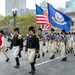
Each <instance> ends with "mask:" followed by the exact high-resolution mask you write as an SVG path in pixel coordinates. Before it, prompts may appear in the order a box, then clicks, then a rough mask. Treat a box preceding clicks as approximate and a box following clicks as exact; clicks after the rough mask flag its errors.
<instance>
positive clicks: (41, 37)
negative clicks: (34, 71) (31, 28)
mask: <svg viewBox="0 0 75 75" xmlns="http://www.w3.org/2000/svg"><path fill="white" fill-rule="evenodd" d="M38 36H39V45H40V49H39V53H40V52H42V56H43V57H44V55H45V53H44V51H43V43H44V35H43V34H42V29H41V28H39V29H38ZM38 58H40V54H39V55H38Z"/></svg>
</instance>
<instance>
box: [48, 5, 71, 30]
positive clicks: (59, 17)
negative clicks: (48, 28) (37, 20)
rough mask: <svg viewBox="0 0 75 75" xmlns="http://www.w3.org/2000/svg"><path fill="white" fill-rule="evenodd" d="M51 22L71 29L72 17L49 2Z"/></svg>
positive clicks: (64, 28)
mask: <svg viewBox="0 0 75 75" xmlns="http://www.w3.org/2000/svg"><path fill="white" fill-rule="evenodd" d="M48 14H49V22H50V23H51V24H52V25H53V26H56V27H58V28H61V29H63V30H66V31H70V25H71V18H69V17H68V16H67V15H65V14H63V13H61V12H60V11H58V10H56V9H55V8H53V7H52V6H51V5H50V4H48Z"/></svg>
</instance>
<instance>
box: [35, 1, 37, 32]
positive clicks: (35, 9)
mask: <svg viewBox="0 0 75 75" xmlns="http://www.w3.org/2000/svg"><path fill="white" fill-rule="evenodd" d="M35 10H36V0H35ZM35 13H36V11H35ZM34 25H35V30H36V29H37V28H36V20H35V23H34ZM35 32H36V31H35Z"/></svg>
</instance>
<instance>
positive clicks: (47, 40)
mask: <svg viewBox="0 0 75 75" xmlns="http://www.w3.org/2000/svg"><path fill="white" fill-rule="evenodd" d="M45 43H46V49H47V51H46V53H48V47H49V34H48V33H45Z"/></svg>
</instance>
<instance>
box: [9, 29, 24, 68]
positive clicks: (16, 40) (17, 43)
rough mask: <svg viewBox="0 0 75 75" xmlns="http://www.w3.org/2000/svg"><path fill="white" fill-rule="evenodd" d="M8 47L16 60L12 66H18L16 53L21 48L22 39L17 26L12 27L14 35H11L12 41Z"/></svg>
mask: <svg viewBox="0 0 75 75" xmlns="http://www.w3.org/2000/svg"><path fill="white" fill-rule="evenodd" d="M10 49H13V52H14V57H15V61H16V65H15V66H14V68H18V67H19V65H20V63H19V55H18V54H19V52H20V50H22V49H23V39H22V36H21V35H20V34H19V33H18V28H15V29H14V36H12V42H11V45H10Z"/></svg>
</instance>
